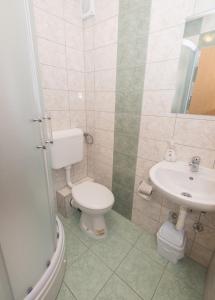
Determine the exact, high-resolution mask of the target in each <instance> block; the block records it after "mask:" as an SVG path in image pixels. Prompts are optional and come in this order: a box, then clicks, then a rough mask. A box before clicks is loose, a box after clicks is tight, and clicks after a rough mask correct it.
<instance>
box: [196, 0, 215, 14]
mask: <svg viewBox="0 0 215 300" xmlns="http://www.w3.org/2000/svg"><path fill="white" fill-rule="evenodd" d="M211 9H215V3H214V0H196V5H195V13H197V14H199V13H202V12H204V11H207V10H211Z"/></svg>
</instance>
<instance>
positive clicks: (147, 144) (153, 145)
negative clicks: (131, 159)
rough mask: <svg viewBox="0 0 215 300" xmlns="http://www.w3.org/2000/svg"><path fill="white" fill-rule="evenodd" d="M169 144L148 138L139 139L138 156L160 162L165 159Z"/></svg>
mask: <svg viewBox="0 0 215 300" xmlns="http://www.w3.org/2000/svg"><path fill="white" fill-rule="evenodd" d="M166 150H167V143H166V142H163V141H156V140H152V139H148V138H144V139H139V146H138V156H139V157H140V158H143V159H148V160H152V161H156V162H159V161H161V160H163V159H164V155H165V152H166Z"/></svg>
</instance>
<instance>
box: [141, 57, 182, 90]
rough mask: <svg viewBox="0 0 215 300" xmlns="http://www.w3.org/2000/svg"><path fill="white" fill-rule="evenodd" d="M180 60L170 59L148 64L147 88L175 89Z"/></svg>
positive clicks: (145, 86) (145, 87)
mask: <svg viewBox="0 0 215 300" xmlns="http://www.w3.org/2000/svg"><path fill="white" fill-rule="evenodd" d="M177 69H178V60H168V61H163V62H157V63H149V64H147V65H146V74H145V84H144V89H145V90H160V89H161V90H162V89H163V90H171V89H175V83H176V74H177Z"/></svg>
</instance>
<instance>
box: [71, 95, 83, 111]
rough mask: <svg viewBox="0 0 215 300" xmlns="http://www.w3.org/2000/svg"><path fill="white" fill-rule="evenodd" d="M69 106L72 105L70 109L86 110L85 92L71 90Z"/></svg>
mask: <svg viewBox="0 0 215 300" xmlns="http://www.w3.org/2000/svg"><path fill="white" fill-rule="evenodd" d="M80 96H81V97H80ZM69 107H70V110H83V111H84V110H85V95H84V92H73V91H69Z"/></svg>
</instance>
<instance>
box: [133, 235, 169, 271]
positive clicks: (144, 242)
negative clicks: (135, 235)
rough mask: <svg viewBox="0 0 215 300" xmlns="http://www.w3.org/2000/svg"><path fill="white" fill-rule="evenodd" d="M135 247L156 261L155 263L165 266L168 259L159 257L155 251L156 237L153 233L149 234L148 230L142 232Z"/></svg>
mask: <svg viewBox="0 0 215 300" xmlns="http://www.w3.org/2000/svg"><path fill="white" fill-rule="evenodd" d="M135 247H136V248H137V249H139V250H141V251H143V253H144V254H145V255H147V256H148V257H149V258H151V259H152V260H154V261H156V262H157V263H159V264H161V265H163V266H165V265H166V264H167V263H168V261H167V260H166V259H165V258H163V257H161V256H160V255H159V254H158V252H157V238H156V236H155V235H153V234H150V233H148V232H144V233H143V234H142V235H141V236H140V237H139V239H138V240H137V242H136V244H135Z"/></svg>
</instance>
